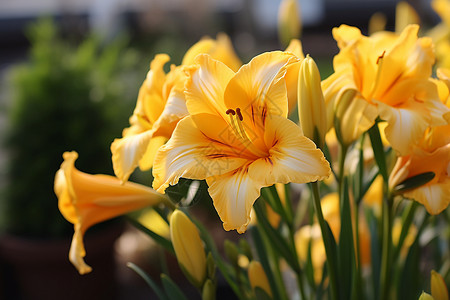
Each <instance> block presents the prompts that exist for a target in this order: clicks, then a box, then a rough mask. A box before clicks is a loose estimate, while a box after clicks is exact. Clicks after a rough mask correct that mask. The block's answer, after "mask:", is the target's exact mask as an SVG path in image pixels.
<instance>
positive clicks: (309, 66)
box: [298, 55, 327, 147]
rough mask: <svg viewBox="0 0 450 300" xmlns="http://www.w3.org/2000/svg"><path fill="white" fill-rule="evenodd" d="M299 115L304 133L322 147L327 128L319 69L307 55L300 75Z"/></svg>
mask: <svg viewBox="0 0 450 300" xmlns="http://www.w3.org/2000/svg"><path fill="white" fill-rule="evenodd" d="M298 117H299V120H300V125H301V127H302V129H303V134H304V135H305V136H306V137H308V138H310V139H311V140H313V141H314V142H315V143H316V144H317V146H319V147H321V146H322V145H323V142H324V140H325V133H326V129H327V124H326V109H325V100H324V98H323V93H322V87H321V80H320V73H319V69H318V68H317V65H316V63H315V62H314V60H313V59H312V58H311V57H310V56H309V55H307V56H306V58H305V59H304V60H303V62H302V64H301V66H300V70H299V75H298Z"/></svg>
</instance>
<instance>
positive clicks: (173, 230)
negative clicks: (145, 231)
mask: <svg viewBox="0 0 450 300" xmlns="http://www.w3.org/2000/svg"><path fill="white" fill-rule="evenodd" d="M170 239H171V240H172V244H173V248H174V250H175V255H176V256H177V260H178V263H179V264H180V267H181V268H182V270H183V272H185V273H187V274H186V275H187V277H188V279H190V280H191V281H192V283H193V284H194V285H195V286H197V287H201V286H202V285H203V282H204V281H205V278H206V255H205V249H204V248H203V243H202V240H201V238H200V234H199V232H198V229H197V227H196V226H195V225H194V223H192V221H191V220H190V219H189V218H188V217H187V216H186V215H185V214H184V213H183V212H182V211H181V210H175V211H174V212H173V213H172V216H171V217H170Z"/></svg>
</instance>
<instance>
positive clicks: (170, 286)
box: [161, 274, 188, 300]
mask: <svg viewBox="0 0 450 300" xmlns="http://www.w3.org/2000/svg"><path fill="white" fill-rule="evenodd" d="M161 282H162V285H163V287H164V291H165V292H166V294H167V296H168V297H169V299H170V300H188V299H187V298H186V296H185V295H184V294H183V292H182V291H181V290H180V288H179V287H178V286H177V285H176V284H175V282H173V281H172V279H170V278H169V277H168V276H167V275H166V274H161Z"/></svg>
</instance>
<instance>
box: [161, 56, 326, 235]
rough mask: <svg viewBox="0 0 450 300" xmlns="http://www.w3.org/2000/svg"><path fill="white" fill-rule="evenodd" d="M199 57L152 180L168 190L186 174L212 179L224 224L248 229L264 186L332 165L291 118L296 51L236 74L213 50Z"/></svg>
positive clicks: (313, 176)
mask: <svg viewBox="0 0 450 300" xmlns="http://www.w3.org/2000/svg"><path fill="white" fill-rule="evenodd" d="M196 61H197V64H198V65H196V66H192V67H191V68H189V69H188V70H187V71H188V75H189V76H188V80H187V82H186V92H185V95H186V104H187V107H188V110H189V113H190V115H189V116H187V117H185V118H184V119H183V120H181V121H180V122H179V123H178V126H177V127H176V129H175V131H174V133H173V135H172V137H171V139H170V140H169V141H168V142H167V144H165V145H164V146H162V147H161V148H160V149H159V151H158V153H157V155H156V158H155V165H154V167H153V175H154V178H155V179H154V181H153V187H154V188H155V189H156V190H157V191H159V192H161V193H164V191H165V189H166V188H167V187H168V186H169V185H174V184H177V182H178V180H179V178H180V177H184V178H190V179H198V180H203V179H206V182H207V184H208V186H209V194H210V196H211V198H212V199H213V201H214V206H215V208H216V210H217V212H218V214H219V216H220V218H221V219H222V221H223V222H224V223H223V227H224V229H225V230H232V229H236V230H237V231H238V232H239V233H242V232H244V231H245V230H246V228H247V225H248V223H249V221H250V211H251V207H252V205H253V203H254V202H255V200H256V199H257V198H258V197H259V195H260V189H261V188H262V187H265V186H271V185H273V184H275V183H277V182H279V183H288V182H297V183H305V182H310V181H316V180H321V179H323V178H326V177H327V176H329V174H330V167H329V164H328V162H327V161H326V160H325V158H324V156H323V153H322V152H321V151H320V150H318V149H317V148H316V146H315V144H314V143H313V142H312V141H311V140H309V139H308V138H306V137H304V136H303V133H302V130H301V128H300V127H298V126H297V125H296V124H295V123H293V122H292V121H290V120H288V119H287V118H286V117H287V111H288V103H287V96H286V95H287V94H286V84H285V81H284V75H285V73H286V67H287V66H288V65H289V64H291V63H294V62H296V61H297V58H296V57H295V56H293V55H292V54H289V53H286V52H280V51H275V52H268V53H263V54H261V55H259V56H257V57H255V58H253V59H252V61H251V62H250V63H249V64H247V65H244V66H242V67H241V68H240V69H239V71H238V72H237V73H234V72H233V71H232V70H231V69H229V68H228V67H227V66H226V65H224V64H223V63H221V62H220V61H217V60H214V59H212V58H211V57H210V56H208V55H199V56H198V57H197V59H196Z"/></svg>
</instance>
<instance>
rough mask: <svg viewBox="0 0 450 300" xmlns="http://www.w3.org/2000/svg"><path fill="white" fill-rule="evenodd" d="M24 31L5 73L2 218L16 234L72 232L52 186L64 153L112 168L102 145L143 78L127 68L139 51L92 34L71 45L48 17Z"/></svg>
mask: <svg viewBox="0 0 450 300" xmlns="http://www.w3.org/2000/svg"><path fill="white" fill-rule="evenodd" d="M27 34H28V37H29V39H30V42H31V50H30V57H29V60H28V61H27V62H26V63H25V64H22V65H17V66H14V67H13V68H12V69H11V74H10V75H11V78H10V79H11V83H10V88H11V94H12V99H10V101H9V103H10V107H9V111H8V127H7V128H6V132H5V140H4V145H5V147H6V149H7V150H8V162H7V181H8V183H7V187H6V190H5V191H4V195H3V196H2V201H4V203H3V204H2V206H3V209H2V211H3V213H4V215H3V216H2V217H1V218H0V219H1V220H2V221H3V223H4V224H2V225H3V226H4V227H5V228H4V229H5V230H7V231H9V232H12V233H15V234H21V235H27V236H41V237H42V236H57V235H62V234H64V233H66V232H72V228H71V225H70V223H68V222H67V221H65V220H64V219H63V217H62V216H61V214H60V213H59V211H58V209H57V205H56V204H57V198H56V196H55V195H54V193H53V178H54V174H55V172H56V171H57V170H58V168H59V166H60V164H61V162H62V154H63V152H64V151H70V150H76V151H77V152H78V153H79V154H80V158H79V160H78V161H77V167H78V168H79V169H80V170H84V171H86V170H89V172H92V173H111V170H112V167H111V159H110V158H111V154H110V150H109V147H108V145H109V144H110V143H111V142H112V140H113V139H114V137H117V136H120V133H121V131H122V129H123V128H124V127H126V126H127V120H128V116H129V115H130V114H131V112H132V109H133V106H134V104H135V99H136V96H137V90H138V85H139V84H140V82H141V79H137V78H136V76H134V77H133V74H132V73H131V72H134V73H136V72H135V70H134V68H135V67H136V66H137V64H138V56H137V54H136V52H132V51H131V50H126V49H125V46H126V43H127V41H126V39H123V38H122V39H117V40H116V41H114V42H113V43H112V44H110V45H107V46H105V47H102V45H101V44H100V41H99V39H97V38H96V37H94V36H90V37H88V38H87V39H86V40H84V41H83V42H82V43H81V44H79V45H78V46H73V45H69V44H68V43H66V42H65V41H64V40H63V39H61V38H60V37H59V35H58V30H57V27H56V26H55V24H54V23H53V21H52V20H50V19H43V20H40V21H38V22H37V23H35V24H33V25H32V26H31V27H30V28H29V29H28V31H27ZM139 75H141V74H139ZM139 78H140V77H139Z"/></svg>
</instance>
